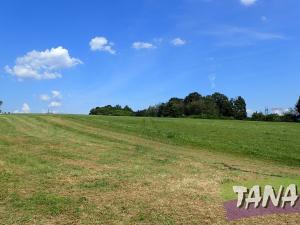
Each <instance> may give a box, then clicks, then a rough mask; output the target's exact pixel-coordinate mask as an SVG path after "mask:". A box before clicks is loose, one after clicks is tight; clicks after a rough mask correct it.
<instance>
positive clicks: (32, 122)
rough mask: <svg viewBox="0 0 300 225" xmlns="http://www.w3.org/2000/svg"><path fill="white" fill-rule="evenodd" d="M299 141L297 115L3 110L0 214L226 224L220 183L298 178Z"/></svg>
mask: <svg viewBox="0 0 300 225" xmlns="http://www.w3.org/2000/svg"><path fill="white" fill-rule="evenodd" d="M299 146H300V126H299V124H287V123H260V122H241V121H217V120H195V119H159V118H155V119H154V118H131V117H104V116H95V117H91V116H74V115H64V116H61V115H57V116H55V115H6V116H4V115H1V116H0V155H1V157H0V224H227V223H228V222H227V221H226V219H225V213H224V209H223V207H222V203H223V199H222V197H221V195H220V193H221V186H222V185H224V184H226V183H231V182H234V183H235V182H236V183H243V182H246V181H248V180H259V179H260V180H263V179H268V180H269V179H273V178H278V177H282V178H288V179H299V174H300V168H299V165H300V164H299V160H300V149H299ZM298 220H299V215H297V214H295V215H289V216H286V215H273V216H268V217H265V218H263V219H260V220H259V219H257V218H252V219H245V220H242V221H239V222H236V224H243V223H244V224H249V223H256V224H264V223H270V224H282V223H290V224H293V223H296V221H298ZM233 224H234V223H233Z"/></svg>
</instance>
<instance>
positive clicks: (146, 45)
mask: <svg viewBox="0 0 300 225" xmlns="http://www.w3.org/2000/svg"><path fill="white" fill-rule="evenodd" d="M132 47H133V48H134V49H151V48H155V46H154V45H153V44H151V43H148V42H134V43H133V44H132Z"/></svg>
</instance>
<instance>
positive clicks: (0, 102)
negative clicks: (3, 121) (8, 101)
mask: <svg viewBox="0 0 300 225" xmlns="http://www.w3.org/2000/svg"><path fill="white" fill-rule="evenodd" d="M2 105H3V101H1V100H0V113H1V112H2V110H1V106H2Z"/></svg>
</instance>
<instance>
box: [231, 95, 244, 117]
mask: <svg viewBox="0 0 300 225" xmlns="http://www.w3.org/2000/svg"><path fill="white" fill-rule="evenodd" d="M231 103H232V105H233V116H234V118H235V119H238V120H243V119H246V118H247V109H246V102H245V100H244V99H243V98H242V97H241V96H239V97H237V98H236V99H231Z"/></svg>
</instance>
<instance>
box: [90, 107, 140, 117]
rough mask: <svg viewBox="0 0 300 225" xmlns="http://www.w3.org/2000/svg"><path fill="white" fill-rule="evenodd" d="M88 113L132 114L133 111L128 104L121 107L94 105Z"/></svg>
mask: <svg viewBox="0 0 300 225" xmlns="http://www.w3.org/2000/svg"><path fill="white" fill-rule="evenodd" d="M90 115H109V116H133V115H134V112H133V110H132V109H131V108H130V107H129V106H127V105H126V106H125V107H124V108H122V106H120V105H116V106H111V105H107V106H104V107H96V108H93V109H91V111H90Z"/></svg>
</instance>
